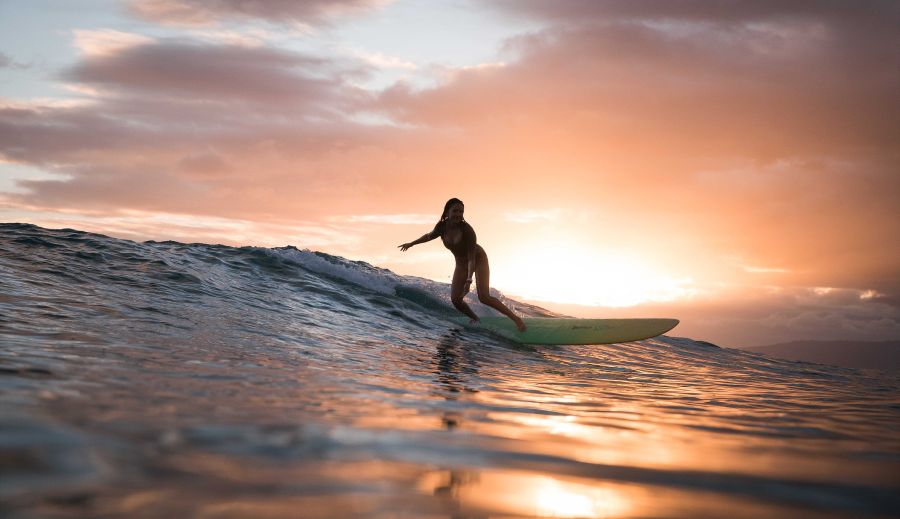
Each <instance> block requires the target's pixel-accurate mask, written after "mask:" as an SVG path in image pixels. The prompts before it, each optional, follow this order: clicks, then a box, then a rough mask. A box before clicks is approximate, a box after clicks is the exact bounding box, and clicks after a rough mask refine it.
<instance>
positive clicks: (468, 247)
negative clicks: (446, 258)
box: [431, 220, 478, 261]
mask: <svg viewBox="0 0 900 519" xmlns="http://www.w3.org/2000/svg"><path fill="white" fill-rule="evenodd" d="M459 227H460V229H461V230H462V236H461V237H460V238H459V239H458V240H457V241H456V242H450V241H447V238H446V237H445V236H444V233H446V232H447V220H441V221H440V222H438V224H437V225H435V226H434V230H433V231H431V235H432V236H435V237H436V236H440V237H441V241H442V242H443V243H444V247H447V248H448V249H450V252H452V253H453V256H455V257H456V260H457V261H468V259H469V257H470V255H471V257H473V258H474V257H477V253H478V248H477V247H478V246H477V244H476V238H475V229H473V228H472V226H471V225H469V224H468V223H466V222H460V224H459Z"/></svg>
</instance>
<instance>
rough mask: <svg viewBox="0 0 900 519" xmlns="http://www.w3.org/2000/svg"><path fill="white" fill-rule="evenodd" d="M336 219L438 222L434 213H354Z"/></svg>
mask: <svg viewBox="0 0 900 519" xmlns="http://www.w3.org/2000/svg"><path fill="white" fill-rule="evenodd" d="M335 220H338V221H343V222H349V223H379V224H388V225H428V224H432V223H436V222H437V218H435V216H434V215H432V214H354V215H350V216H344V217H337V218H335Z"/></svg>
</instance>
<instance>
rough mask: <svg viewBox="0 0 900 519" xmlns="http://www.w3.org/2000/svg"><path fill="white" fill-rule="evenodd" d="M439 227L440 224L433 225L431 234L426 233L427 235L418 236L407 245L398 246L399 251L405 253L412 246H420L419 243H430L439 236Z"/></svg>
mask: <svg viewBox="0 0 900 519" xmlns="http://www.w3.org/2000/svg"><path fill="white" fill-rule="evenodd" d="M440 225H441V224H437V225H435V226H434V230H433V231H431V232H430V233H428V234H423V235H422V236H420V237H419V238H418V239H417V240H415V241H411V242H409V243H404V244H403V245H398V247H400V250H401V251H405V250H406V249H408V248H410V247H412V246H413V245H418V244H420V243H425V242H427V241H431V240H433V239H435V238H437V237H438V236H440V235H441V232H440V229H439V227H440Z"/></svg>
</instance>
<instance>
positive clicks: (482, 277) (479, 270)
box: [475, 249, 526, 332]
mask: <svg viewBox="0 0 900 519" xmlns="http://www.w3.org/2000/svg"><path fill="white" fill-rule="evenodd" d="M475 281H477V284H478V300H479V301H481V302H482V303H483V304H486V305H488V306H490V307H491V308H494V309H496V310H498V311H500V312H501V313H502V314H503V315H505V316H507V317H509V318H510V319H512V320H513V322H514V323H516V328H518V329H519V331H520V332H524V331H525V328H526V327H525V323H524V322H522V319H521V318H519V316H517V315H516V314H514V313H513V312H512V310H510V309H509V308H507V307H506V305H504V304H503V303H502V302H501V301H500V300H499V299H497V298H496V297H494V296H492V295H491V267H490V265H488V258H487V253H486V252H484V249H479V251H478V262H477V263H476V264H475Z"/></svg>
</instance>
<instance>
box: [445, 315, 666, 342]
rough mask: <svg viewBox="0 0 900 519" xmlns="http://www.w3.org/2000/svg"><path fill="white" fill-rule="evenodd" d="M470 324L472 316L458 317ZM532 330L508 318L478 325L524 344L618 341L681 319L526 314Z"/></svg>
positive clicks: (645, 335) (637, 337) (654, 331)
mask: <svg viewBox="0 0 900 519" xmlns="http://www.w3.org/2000/svg"><path fill="white" fill-rule="evenodd" d="M455 320H456V321H458V322H461V323H464V324H467V325H468V323H469V318H468V317H459V318H455ZM522 320H523V321H525V325H526V326H528V329H527V330H525V331H524V332H520V331H518V330H517V329H516V325H515V324H514V323H513V322H512V320H510V319H509V318H507V317H482V318H481V323H480V324H476V325H474V326H475V327H477V328H482V329H485V330H488V331H490V332H492V333H495V334H497V335H500V336H503V337H506V338H507V339H511V340H513V341H515V342H519V343H522V344H546V345H551V344H616V343H620V342H632V341H640V340H644V339H650V338H652V337H656V336H658V335H662V334H664V333H666V332H667V331H669V330H671V329H672V328H675V326H677V325H678V322H679V321H678V319H572V318H562V319H558V318H552V317H524V318H522Z"/></svg>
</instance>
